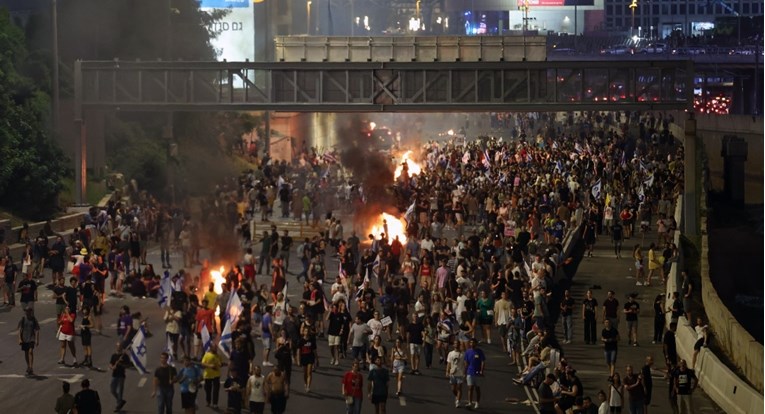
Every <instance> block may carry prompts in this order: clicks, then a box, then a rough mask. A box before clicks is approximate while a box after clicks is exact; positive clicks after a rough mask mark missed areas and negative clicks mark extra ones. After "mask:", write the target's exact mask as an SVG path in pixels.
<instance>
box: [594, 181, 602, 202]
mask: <svg viewBox="0 0 765 414" xmlns="http://www.w3.org/2000/svg"><path fill="white" fill-rule="evenodd" d="M600 188H601V181H600V180H598V182H596V183H595V184H594V185H593V186H592V196H593V197H595V199H596V200H598V199H600Z"/></svg>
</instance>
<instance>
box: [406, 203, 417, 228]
mask: <svg viewBox="0 0 765 414" xmlns="http://www.w3.org/2000/svg"><path fill="white" fill-rule="evenodd" d="M415 204H417V201H416V200H415V201H412V205H411V206H409V208H407V209H406V213H404V219H405V220H406V222H407V223H411V222H412V220H413V219H414V207H415Z"/></svg>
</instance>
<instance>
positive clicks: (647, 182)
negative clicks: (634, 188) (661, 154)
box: [643, 174, 653, 188]
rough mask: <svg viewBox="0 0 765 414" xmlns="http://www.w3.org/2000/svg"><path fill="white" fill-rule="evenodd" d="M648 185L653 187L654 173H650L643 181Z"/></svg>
mask: <svg viewBox="0 0 765 414" xmlns="http://www.w3.org/2000/svg"><path fill="white" fill-rule="evenodd" d="M643 183H644V184H645V186H646V187H648V188H651V187H653V174H651V175H649V176H648V178H647V179H646V180H645V181H643Z"/></svg>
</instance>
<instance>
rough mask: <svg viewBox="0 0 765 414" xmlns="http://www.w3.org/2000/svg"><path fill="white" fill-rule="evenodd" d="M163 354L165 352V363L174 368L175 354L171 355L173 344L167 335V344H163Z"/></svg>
mask: <svg viewBox="0 0 765 414" xmlns="http://www.w3.org/2000/svg"><path fill="white" fill-rule="evenodd" d="M164 351H165V352H167V355H168V357H167V363H168V364H169V365H171V366H175V354H174V353H173V342H172V341H171V340H170V335H167V344H165V349H164Z"/></svg>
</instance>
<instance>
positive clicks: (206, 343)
mask: <svg viewBox="0 0 765 414" xmlns="http://www.w3.org/2000/svg"><path fill="white" fill-rule="evenodd" d="M200 336H201V337H202V353H205V352H207V350H209V349H210V345H211V344H212V339H211V338H210V331H208V330H207V324H204V325H202V334H201V335H200Z"/></svg>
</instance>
